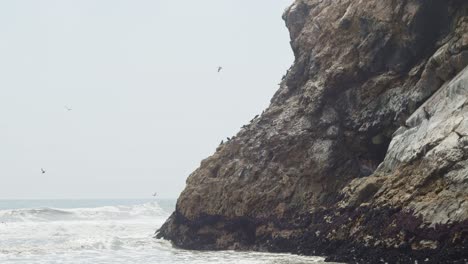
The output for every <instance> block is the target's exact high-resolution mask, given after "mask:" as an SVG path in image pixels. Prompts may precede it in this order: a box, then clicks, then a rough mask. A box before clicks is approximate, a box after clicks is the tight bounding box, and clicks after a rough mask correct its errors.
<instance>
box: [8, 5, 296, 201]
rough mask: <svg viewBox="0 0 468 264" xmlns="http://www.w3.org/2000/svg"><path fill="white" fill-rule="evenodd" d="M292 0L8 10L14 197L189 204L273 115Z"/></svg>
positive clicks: (287, 53) (288, 57)
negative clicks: (249, 128)
mask: <svg viewBox="0 0 468 264" xmlns="http://www.w3.org/2000/svg"><path fill="white" fill-rule="evenodd" d="M291 2H292V0H255V1H251V0H250V1H247V0H197V1H194V0H184V1H180V0H179V1H175V0H41V1H37V0H14V1H13V0H12V1H1V2H0V39H1V40H0V170H1V172H0V175H1V183H0V198H143V197H150V196H151V194H152V193H153V192H155V191H156V192H158V193H159V194H160V197H166V198H175V197H177V196H178V194H179V193H180V192H181V191H182V189H183V187H184V185H185V179H186V178H187V176H188V175H189V174H190V173H191V172H192V171H193V170H194V169H195V168H197V167H198V165H199V164H200V161H201V160H202V159H204V158H206V157H207V156H209V155H211V154H212V153H213V152H214V150H215V148H216V147H217V146H218V144H219V142H220V141H221V140H222V139H224V138H225V137H227V136H232V135H234V134H235V133H237V131H238V130H239V128H240V127H241V126H242V125H243V124H246V123H247V122H248V121H249V120H250V119H251V118H252V117H253V116H255V115H256V114H258V113H260V112H261V111H262V109H264V108H265V107H267V106H268V104H269V100H270V98H271V97H272V95H273V94H274V92H275V91H276V90H277V88H278V85H277V84H278V83H279V81H280V79H281V77H282V75H283V74H284V73H285V71H286V70H287V68H288V67H289V66H290V65H291V64H292V62H293V55H292V52H291V49H290V46H289V36H288V32H287V30H286V28H285V26H284V22H283V21H282V20H281V14H282V12H283V10H284V9H285V8H286V7H287V6H288V5H289V4H290V3H291ZM219 65H221V66H223V67H224V70H223V71H222V72H221V73H220V74H218V73H217V67H218V66H219ZM65 106H69V107H70V108H72V109H73V110H72V111H67V110H66V109H65ZM41 167H43V168H44V169H46V171H47V173H45V174H41Z"/></svg>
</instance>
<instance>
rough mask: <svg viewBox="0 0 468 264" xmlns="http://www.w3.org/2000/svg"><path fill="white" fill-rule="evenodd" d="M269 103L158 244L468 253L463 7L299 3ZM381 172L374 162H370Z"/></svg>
mask: <svg viewBox="0 0 468 264" xmlns="http://www.w3.org/2000/svg"><path fill="white" fill-rule="evenodd" d="M283 18H284V20H285V21H286V25H287V27H288V29H289V31H290V36H291V46H292V49H293V51H294V55H295V62H294V64H293V66H292V67H291V68H290V69H289V71H288V73H287V75H286V76H285V78H284V79H283V81H282V82H281V85H280V88H279V90H278V91H277V93H276V94H275V95H274V97H273V98H272V100H271V105H270V106H269V107H268V108H267V109H266V110H265V112H264V113H263V114H262V115H261V116H259V117H258V118H256V119H254V120H252V122H251V124H250V125H249V126H247V127H245V128H243V129H241V130H240V132H239V133H238V134H237V135H236V136H235V137H234V138H232V139H231V140H230V141H229V142H226V143H225V144H223V145H222V146H221V147H219V148H218V149H217V151H216V153H214V154H213V155H212V156H211V157H209V158H207V159H205V160H204V161H202V162H201V165H200V167H199V168H198V169H197V170H196V171H194V172H193V173H192V174H191V175H190V176H189V178H188V179H187V186H186V188H185V190H184V191H183V193H182V194H181V196H180V197H179V199H178V202H177V206H176V211H175V212H174V214H173V215H172V216H171V217H170V219H168V221H167V222H166V223H165V224H164V226H163V227H162V228H161V229H160V231H159V234H158V236H159V237H164V238H167V239H170V240H172V242H173V243H174V245H175V246H178V247H183V248H190V249H249V250H268V251H274V252H293V253H300V254H309V255H326V256H329V259H330V260H338V261H347V262H359V263H377V262H380V261H382V260H383V261H384V262H385V261H386V262H388V263H396V262H400V263H406V262H412V263H414V261H416V260H417V261H420V262H421V263H422V262H423V261H426V263H443V262H450V263H454V262H458V263H464V262H465V259H468V249H467V247H468V238H467V237H468V236H467V234H468V233H467V232H468V231H467V230H468V215H467V214H468V213H467V211H468V201H467V200H468V199H467V198H468V191H467V190H468V188H467V187H468V186H467V185H468V180H467V178H468V173H467V172H468V163H467V151H468V118H467V116H468V108H467V106H466V102H467V100H468V88H467V87H468V81H467V80H468V69H465V67H466V65H467V64H468V2H466V1H462V0H428V1H423V0H407V1H397V0H386V1H382V0H366V1H353V0H342V1H335V0H296V2H295V3H294V4H293V5H292V6H291V7H290V8H289V9H287V10H286V12H285V13H284V15H283ZM379 164H380V165H379Z"/></svg>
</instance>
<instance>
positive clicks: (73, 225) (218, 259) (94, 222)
mask: <svg viewBox="0 0 468 264" xmlns="http://www.w3.org/2000/svg"><path fill="white" fill-rule="evenodd" d="M168 216H169V212H165V211H164V210H162V209H161V208H160V207H159V205H158V204H157V203H146V204H141V205H134V206H105V207H98V208H76V209H57V208H39V209H20V210H2V211H0V220H1V221H4V223H3V224H0V263H2V264H13V263H15V264H17V263H24V264H52V263H61V264H62V263H63V264H78V263H80V264H83V263H93V264H111V263H112V264H119V263H126V264H127V263H128V264H130V263H131V264H133V263H135V264H138V263H158V264H166V263H167V264H168V263H181V264H184V263H190V264H193V263H203V264H206V263H227V264H230V263H246V264H267V263H268V264H273V263H275V264H276V263H278V264H279V263H291V264H299V263H300V264H305V263H318V262H321V259H319V258H310V257H299V256H290V255H274V254H263V253H239V252H231V251H228V252H193V251H185V250H178V249H174V248H172V247H171V245H170V243H169V242H167V241H163V240H157V239H154V238H153V236H154V231H155V230H156V229H157V228H159V227H160V226H161V225H162V224H163V223H164V221H165V219H166V218H167V217H168Z"/></svg>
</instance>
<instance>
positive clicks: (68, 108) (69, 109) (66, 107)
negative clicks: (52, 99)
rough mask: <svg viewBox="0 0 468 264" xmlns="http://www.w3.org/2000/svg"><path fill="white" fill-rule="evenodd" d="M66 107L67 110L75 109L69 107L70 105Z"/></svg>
mask: <svg viewBox="0 0 468 264" xmlns="http://www.w3.org/2000/svg"><path fill="white" fill-rule="evenodd" d="M65 109H67V111H71V110H73V109H71V108H70V107H68V106H65Z"/></svg>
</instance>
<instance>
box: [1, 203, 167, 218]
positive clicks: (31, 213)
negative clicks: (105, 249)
mask: <svg viewBox="0 0 468 264" xmlns="http://www.w3.org/2000/svg"><path fill="white" fill-rule="evenodd" d="M164 215H167V212H165V211H164V210H163V209H162V208H161V207H160V206H159V205H158V203H157V202H149V203H145V204H139V205H128V206H127V205H119V206H103V207H96V208H74V209H61V208H47V207H44V208H28V209H14V210H0V222H3V223H8V222H27V221H33V222H34V221H38V222H41V221H47V222H50V221H67V220H81V221H86V220H117V219H122V220H123V219H130V218H132V219H134V218H155V217H160V216H164Z"/></svg>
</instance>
